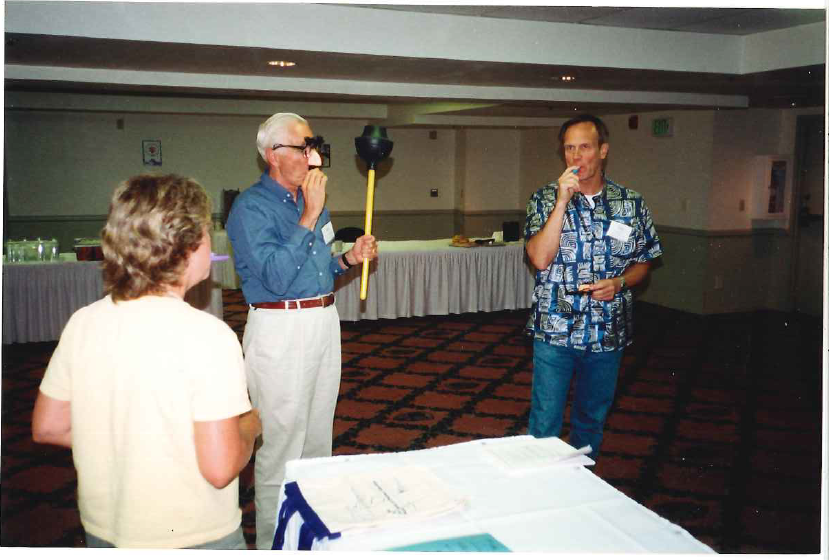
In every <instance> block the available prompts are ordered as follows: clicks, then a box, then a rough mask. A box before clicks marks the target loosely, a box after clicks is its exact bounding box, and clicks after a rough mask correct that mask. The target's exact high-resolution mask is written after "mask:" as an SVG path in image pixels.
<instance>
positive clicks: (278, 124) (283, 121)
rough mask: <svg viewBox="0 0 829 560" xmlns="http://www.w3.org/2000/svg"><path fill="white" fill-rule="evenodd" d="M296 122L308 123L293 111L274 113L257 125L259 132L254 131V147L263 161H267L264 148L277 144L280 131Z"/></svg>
mask: <svg viewBox="0 0 829 560" xmlns="http://www.w3.org/2000/svg"><path fill="white" fill-rule="evenodd" d="M297 122H298V123H302V124H308V121H306V120H305V119H303V118H302V117H300V116H299V115H297V114H295V113H276V114H275V115H272V116H271V117H270V118H268V120H266V121H265V122H263V123H262V124H260V125H259V132H257V133H256V148H257V149H258V150H259V155H260V156H262V159H263V160H264V161H265V163H267V161H268V158H267V157H265V150H267V149H268V148H270V147H271V146H273V145H274V144H277V143H278V141H279V140H280V139H281V138H280V137H281V135H282V132H283V131H285V130H286V129H287V128H288V126H290V125H292V124H294V123H297Z"/></svg>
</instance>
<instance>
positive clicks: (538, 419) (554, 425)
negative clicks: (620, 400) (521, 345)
mask: <svg viewBox="0 0 829 560" xmlns="http://www.w3.org/2000/svg"><path fill="white" fill-rule="evenodd" d="M622 352H623V350H616V351H613V352H590V351H588V350H575V349H573V348H565V347H563V346H553V345H552V344H548V343H546V342H543V341H539V340H535V341H533V390H532V406H531V408H530V434H531V435H533V436H535V437H553V436H558V435H559V434H560V433H561V425H562V423H563V422H564V407H565V406H566V405H567V391H568V390H569V388H570V381H571V380H572V378H573V374H575V375H576V380H575V388H574V395H573V407H572V409H571V410H570V425H571V426H570V445H572V446H573V447H575V448H576V449H579V448H581V447H584V446H585V445H590V446H591V447H592V448H593V450H592V451H591V452H590V454H589V457H590V458H591V459H594V460H595V459H596V457H598V456H599V448H600V447H601V445H602V431H603V430H604V422H605V419H606V418H607V413H608V411H609V410H610V405H611V404H613V395H614V393H615V392H616V379H617V378H618V377H619V365H620V364H621V362H622Z"/></svg>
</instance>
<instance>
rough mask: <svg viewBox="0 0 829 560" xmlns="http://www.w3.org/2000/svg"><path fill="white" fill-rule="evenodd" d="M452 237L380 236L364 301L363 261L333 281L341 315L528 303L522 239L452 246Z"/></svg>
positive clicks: (528, 271)
mask: <svg viewBox="0 0 829 560" xmlns="http://www.w3.org/2000/svg"><path fill="white" fill-rule="evenodd" d="M450 241H451V240H449V239H437V240H431V241H380V242H378V248H379V255H378V258H377V261H376V262H375V263H372V265H371V272H370V274H369V283H368V293H367V297H366V300H365V301H360V274H361V271H362V265H358V266H355V267H354V268H352V269H351V270H349V271H348V272H347V273H346V274H344V275H343V276H341V277H339V278H338V279H337V281H336V283H335V289H336V292H335V293H336V306H337V311H338V313H339V315H340V319H341V320H344V321H358V320H360V319H396V318H398V317H423V316H426V315H449V314H454V313H469V312H478V311H500V310H504V309H528V308H529V307H530V306H531V305H532V292H533V286H534V274H535V272H534V270H533V269H532V266H531V265H529V264H527V263H526V261H525V256H524V244H523V242H521V241H517V242H513V243H508V244H507V245H505V246H499V247H488V246H482V247H472V248H462V247H452V246H450V244H449V243H450ZM350 246H351V245H350V244H346V245H345V246H344V247H343V250H347V249H348V248H349V247H350Z"/></svg>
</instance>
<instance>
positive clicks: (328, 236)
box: [322, 222, 334, 245]
mask: <svg viewBox="0 0 829 560" xmlns="http://www.w3.org/2000/svg"><path fill="white" fill-rule="evenodd" d="M322 240H323V241H325V244H326V245H328V244H329V243H331V242H332V241H334V226H332V225H331V222H328V223H327V224H325V225H324V226H322Z"/></svg>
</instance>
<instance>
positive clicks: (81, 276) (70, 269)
mask: <svg viewBox="0 0 829 560" xmlns="http://www.w3.org/2000/svg"><path fill="white" fill-rule="evenodd" d="M72 256H74V255H72ZM70 258H71V257H70ZM103 292H104V289H103V278H102V275H101V263H100V262H97V261H74V262H72V261H69V262H32V263H19V264H18V263H3V302H2V304H3V344H11V343H13V342H43V341H47V340H57V339H59V338H60V333H61V331H63V327H64V325H66V322H67V321H68V320H69V317H71V316H72V313H74V312H75V311H77V310H78V309H80V308H81V307H83V306H85V305H89V304H90V303H92V302H94V301H96V300H99V299H101V297H103ZM185 300H186V301H187V302H188V303H190V304H191V305H193V306H194V307H196V308H198V309H203V310H204V311H207V312H208V313H212V314H213V315H215V316H216V317H218V318H220V319H221V318H222V315H223V308H222V289H221V286H219V285H218V284H216V283H215V282H214V281H213V280H212V278H211V279H208V280H205V281H204V282H201V283H200V284H198V285H196V286H194V287H193V288H192V289H191V290H190V291H188V292H187V294H186V296H185Z"/></svg>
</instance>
